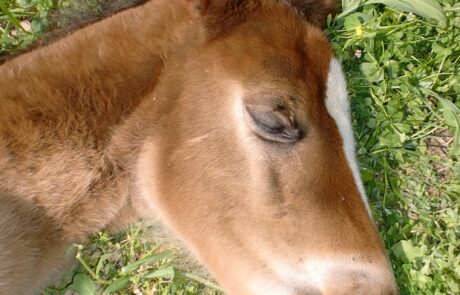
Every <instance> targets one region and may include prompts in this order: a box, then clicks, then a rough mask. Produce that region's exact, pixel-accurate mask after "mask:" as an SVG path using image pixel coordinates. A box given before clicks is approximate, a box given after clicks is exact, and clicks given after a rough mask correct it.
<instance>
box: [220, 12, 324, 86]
mask: <svg viewBox="0 0 460 295" xmlns="http://www.w3.org/2000/svg"><path fill="white" fill-rule="evenodd" d="M220 41H221V42H218V43H220V44H221V46H222V48H221V49H222V50H221V52H222V53H223V54H224V58H223V59H224V60H226V61H227V62H228V63H227V66H230V67H232V68H233V69H235V71H237V72H239V74H240V75H247V76H249V77H245V78H246V80H257V79H258V78H262V79H264V80H267V79H270V78H271V79H273V80H278V81H280V80H290V81H295V80H302V81H306V80H312V81H308V82H312V83H314V84H324V83H325V82H326V80H327V75H328V68H329V64H330V60H331V56H332V53H331V47H330V45H329V42H328V40H327V39H326V37H325V36H324V34H323V32H322V31H321V30H320V29H319V28H317V27H315V26H313V25H311V24H310V23H308V22H307V21H306V20H305V19H303V18H302V17H301V16H299V15H298V14H297V13H296V12H295V11H294V10H292V9H290V8H287V7H283V6H281V5H279V4H278V5H275V4H273V5H267V6H264V7H261V8H260V9H258V10H257V11H255V12H254V13H252V14H250V15H249V16H248V18H247V19H246V20H245V21H244V22H242V23H241V24H239V25H238V26H236V27H234V28H233V30H231V31H230V32H228V34H226V36H224V37H223V38H222V39H221V40H220Z"/></svg>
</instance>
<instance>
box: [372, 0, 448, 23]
mask: <svg viewBox="0 0 460 295" xmlns="http://www.w3.org/2000/svg"><path fill="white" fill-rule="evenodd" d="M376 3H380V4H384V5H387V6H390V7H392V8H394V9H396V10H399V11H405V12H412V13H415V14H418V15H420V16H421V17H424V18H427V19H435V20H437V21H438V22H439V23H440V24H441V25H443V26H444V25H445V24H446V16H445V14H444V10H443V9H442V7H441V5H439V3H438V2H437V1H436V0H371V1H367V2H365V3H364V5H368V4H376Z"/></svg>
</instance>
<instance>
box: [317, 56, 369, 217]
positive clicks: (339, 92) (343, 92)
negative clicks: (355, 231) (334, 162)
mask: <svg viewBox="0 0 460 295" xmlns="http://www.w3.org/2000/svg"><path fill="white" fill-rule="evenodd" d="M326 108H327V110H328V112H329V114H330V115H331V117H332V118H333V119H334V120H335V123H336V124H337V127H338V128H339V132H340V135H341V137H342V141H343V150H344V152H345V157H346V158H347V161H348V164H349V165H350V169H351V172H352V173H353V177H354V179H355V182H356V186H357V187H358V190H359V193H360V194H361V198H362V200H363V202H364V204H365V206H366V208H367V211H368V213H369V215H370V210H369V204H368V202H367V197H366V193H365V191H364V187H363V183H362V180H361V176H360V175H359V169H358V164H357V161H356V156H355V140H354V137H353V130H352V129H351V118H350V105H349V102H348V95H347V83H346V82H345V77H344V75H343V71H342V67H341V65H340V63H339V62H338V61H337V59H335V58H332V59H331V62H330V64H329V74H328V77H327V93H326Z"/></svg>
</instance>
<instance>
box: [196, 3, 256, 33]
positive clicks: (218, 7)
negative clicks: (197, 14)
mask: <svg viewBox="0 0 460 295" xmlns="http://www.w3.org/2000/svg"><path fill="white" fill-rule="evenodd" d="M259 6H260V1H259V0H201V3H200V11H201V15H202V16H203V17H204V19H205V23H206V26H207V29H208V31H209V32H210V34H211V36H215V35H217V34H220V33H223V32H225V31H227V30H229V29H231V28H232V27H233V26H235V25H237V24H238V23H241V22H243V21H245V20H246V18H247V16H248V14H249V13H251V12H252V11H254V10H255V9H256V8H257V7H259Z"/></svg>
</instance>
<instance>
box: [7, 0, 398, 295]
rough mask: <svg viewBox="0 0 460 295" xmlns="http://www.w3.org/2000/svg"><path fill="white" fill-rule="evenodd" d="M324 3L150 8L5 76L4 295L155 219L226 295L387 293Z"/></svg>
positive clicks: (107, 22)
mask: <svg viewBox="0 0 460 295" xmlns="http://www.w3.org/2000/svg"><path fill="white" fill-rule="evenodd" d="M331 8H332V0H323V1H321V0H318V1H311V0H284V1H281V0H279V1H276V0H202V1H199V0H153V1H149V2H147V3H145V4H143V5H141V6H138V7H135V8H131V9H127V10H125V11H122V12H119V13H117V14H115V15H113V16H111V17H108V18H105V19H103V20H101V21H99V22H96V23H93V24H91V25H88V26H87V27H85V28H82V29H80V30H77V31H75V32H73V33H71V34H69V35H68V36H66V37H63V38H61V39H60V40H58V41H56V42H54V43H51V44H49V45H46V46H43V47H41V48H38V49H35V50H33V51H30V52H28V53H25V54H22V55H19V56H17V57H13V58H10V59H9V60H7V61H6V62H5V63H4V64H3V65H1V66H0V261H1V263H0V293H1V294H34V293H37V292H39V290H40V288H41V287H43V286H44V285H45V284H46V283H47V282H49V279H50V278H51V277H53V273H55V272H58V271H59V269H61V268H62V261H64V260H65V259H64V257H65V250H66V248H67V246H68V245H69V244H71V243H74V242H78V241H83V240H85V239H86V238H87V237H88V236H89V235H91V234H93V233H95V232H96V231H98V230H101V229H104V228H120V227H122V226H124V225H125V224H127V223H129V222H130V221H132V220H134V219H136V218H139V217H155V218H159V219H160V220H161V221H162V222H163V223H164V224H165V225H166V226H167V227H168V228H170V229H171V231H172V232H173V233H174V234H175V235H176V236H177V237H178V238H179V239H181V240H182V241H183V242H184V243H185V245H186V246H187V247H188V248H190V250H191V251H192V252H193V253H194V254H195V255H196V257H197V258H198V259H199V261H200V262H201V263H202V264H203V265H204V266H205V267H206V268H207V269H208V270H209V271H210V273H211V274H212V275H213V276H214V277H215V278H216V279H217V281H218V282H219V283H220V284H221V285H222V287H223V288H224V289H225V290H226V291H227V292H228V294H265V295H269V294H277V295H278V294H280V295H283V294H397V287H396V285H395V282H394V278H393V274H392V270H391V267H390V265H389V262H388V259H387V257H386V254H385V251H384V249H383V247H382V243H381V241H380V239H379V236H378V234H377V232H376V229H375V226H374V223H373V221H372V220H371V217H370V215H369V210H368V205H367V200H366V197H365V195H364V189H363V187H362V184H361V180H360V178H359V171H358V167H357V164H356V161H355V156H354V143H353V135H352V131H351V126H350V125H351V123H350V119H349V110H348V101H347V94H346V85H345V81H344V77H343V74H342V71H341V68H340V65H339V64H338V62H337V60H336V59H335V58H334V57H333V56H332V52H331V48H330V46H329V44H328V42H327V40H326V38H325V36H324V34H323V33H322V31H321V29H320V27H322V26H323V25H324V23H325V19H326V16H327V15H328V13H329V12H330V11H331Z"/></svg>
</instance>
